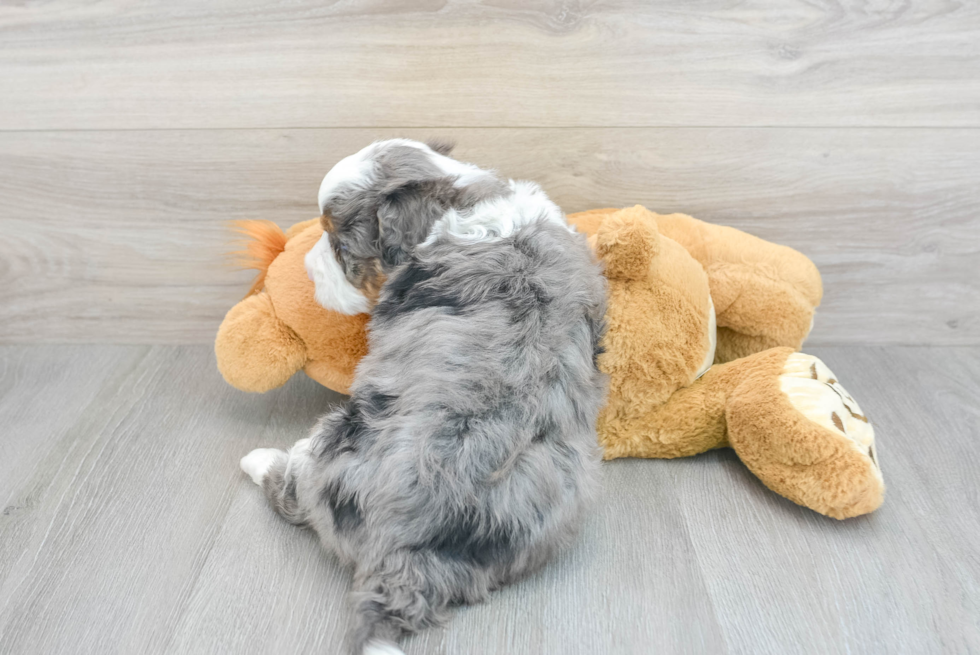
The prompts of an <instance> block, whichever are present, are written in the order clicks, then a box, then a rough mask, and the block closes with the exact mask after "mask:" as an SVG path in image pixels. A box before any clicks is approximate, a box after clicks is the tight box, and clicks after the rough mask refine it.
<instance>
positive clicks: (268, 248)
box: [214, 219, 368, 393]
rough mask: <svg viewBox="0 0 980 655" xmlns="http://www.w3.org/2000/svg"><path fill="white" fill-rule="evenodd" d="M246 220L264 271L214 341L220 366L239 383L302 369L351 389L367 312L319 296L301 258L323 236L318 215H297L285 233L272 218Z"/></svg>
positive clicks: (247, 385)
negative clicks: (330, 306) (326, 304)
mask: <svg viewBox="0 0 980 655" xmlns="http://www.w3.org/2000/svg"><path fill="white" fill-rule="evenodd" d="M270 226H271V227H270ZM240 227H243V228H244V229H245V230H247V234H248V235H250V236H251V237H252V240H253V242H256V243H259V244H260V245H258V246H252V249H251V250H250V254H251V255H252V257H251V260H250V261H248V262H247V263H248V265H250V266H253V267H256V268H258V269H259V275H258V277H257V279H256V282H255V284H253V288H252V290H251V291H250V292H249V295H248V296H246V298H245V299H244V300H242V301H241V302H240V303H238V304H237V305H235V306H234V307H232V309H231V311H229V312H228V314H227V316H225V320H224V321H223V322H222V323H221V327H220V328H218V336H217V338H216V339H215V344H214V349H215V354H216V355H217V358H218V369H219V370H220V371H221V374H222V375H223V376H224V378H225V380H227V382H228V383H229V384H231V385H232V386H234V387H237V388H239V389H241V390H243V391H258V392H261V391H268V390H270V389H275V388H276V387H279V386H282V385H283V384H285V383H286V380H288V379H289V378H290V377H292V376H293V374H294V373H296V372H298V371H300V370H303V371H305V372H306V374H307V375H309V376H310V377H311V378H313V379H314V380H316V381H317V382H319V383H320V384H322V385H324V386H325V387H329V388H330V389H333V390H335V391H339V392H340V393H347V390H348V389H349V388H350V384H351V382H352V381H353V379H354V368H355V367H356V366H357V362H358V361H360V359H361V357H363V356H364V355H365V354H366V353H367V335H366V334H365V331H364V328H365V325H367V320H368V316H367V315H366V314H360V315H357V316H347V315H344V314H338V313H337V312H333V311H330V310H327V309H324V308H323V307H321V306H320V305H318V304H317V303H316V301H314V299H313V282H311V281H310V278H309V277H308V276H307V274H306V266H305V265H304V263H303V258H304V257H305V256H306V253H307V252H309V250H310V249H311V248H312V247H313V245H314V244H315V243H316V242H317V240H318V239H319V238H320V235H321V233H322V232H321V229H320V223H319V221H318V220H316V219H314V220H311V221H306V222H304V223H299V224H297V225H294V226H293V227H292V228H290V229H289V231H288V232H286V233H283V232H282V231H281V230H279V228H278V227H277V226H276V225H275V224H273V223H264V222H263V223H259V222H254V223H252V224H251V225H245V226H240ZM277 249H278V250H279V252H276V250H277ZM270 255H271V256H270ZM266 262H268V263H266ZM263 266H264V268H263Z"/></svg>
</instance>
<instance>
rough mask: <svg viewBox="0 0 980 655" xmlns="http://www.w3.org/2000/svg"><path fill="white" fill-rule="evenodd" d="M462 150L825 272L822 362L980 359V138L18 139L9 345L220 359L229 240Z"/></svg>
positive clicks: (12, 142) (7, 295)
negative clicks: (958, 350) (402, 149)
mask: <svg viewBox="0 0 980 655" xmlns="http://www.w3.org/2000/svg"><path fill="white" fill-rule="evenodd" d="M395 134H402V135H407V136H410V137H415V138H426V137H430V136H445V137H450V138H454V139H456V140H457V142H458V143H459V146H458V149H457V154H458V156H459V157H460V158H463V159H468V160H472V161H474V162H476V163H478V164H480V165H483V166H488V167H496V168H497V169H498V170H499V171H501V173H503V174H505V175H508V176H512V177H517V178H528V179H534V180H537V181H539V182H540V183H541V184H542V185H543V186H544V188H545V189H546V190H547V191H548V192H549V193H550V194H551V196H552V197H553V198H554V199H555V200H556V201H557V202H558V203H559V204H561V205H562V207H563V208H564V209H565V210H566V211H569V212H572V211H578V210H582V209H587V208H592V207H597V206H624V205H630V204H634V203H642V204H644V205H646V206H648V207H650V208H651V209H654V210H657V211H660V212H664V213H666V212H673V211H683V212H687V213H691V214H693V215H695V216H697V217H699V218H702V219H704V220H707V221H711V222H716V223H720V224H727V225H733V226H735V227H737V228H740V229H743V230H746V231H748V232H751V233H753V234H756V235H758V236H760V237H763V238H766V239H770V240H772V241H776V242H779V243H784V244H787V245H790V246H793V247H795V248H797V249H799V250H800V251H802V252H803V253H805V254H806V255H808V256H809V257H811V258H812V259H813V260H814V261H815V262H816V264H817V265H818V266H819V267H820V269H821V271H822V273H823V276H824V283H825V292H826V293H825V298H824V302H823V305H822V306H821V308H820V310H819V312H818V315H817V320H816V327H815V330H814V332H813V334H812V335H811V343H817V344H820V343H905V344H915V343H935V344H976V343H980V278H978V276H977V275H976V271H978V270H980V185H978V184H977V183H976V171H977V163H978V161H977V153H978V152H980V130H932V129H925V130H907V129H900V130H893V129H874V130H857V129H841V130H831V129H788V130H782V129H752V128H710V129H696V128H692V129H687V128H684V129H680V128H671V129H659V128H650V129H615V128H614V129H548V130H541V129H462V130H445V129H443V130H435V129H432V130H397V131H395V130H340V129H338V130H243V131H236V130H221V131H211V130H203V131H197V130H188V131H165V132H159V131H149V132H70V133H65V132H55V133H7V134H0V195H2V197H3V198H4V202H3V203H2V204H0V225H2V226H3V231H4V239H3V240H2V241H0V342H6V343H26V342H48V343H51V342H56V343H58V342H101V343H105V342H109V343H111V342H124V343H137V344H138V343H207V342H210V341H211V340H212V339H213V338H214V333H215V331H216V329H217V326H218V324H219V323H220V321H221V318H222V317H223V316H224V313H225V312H226V311H227V310H228V309H229V308H230V307H231V306H232V305H233V304H234V303H235V302H237V301H238V300H239V299H240V298H241V296H242V294H243V293H244V291H245V290H246V288H247V286H248V283H247V280H248V279H249V278H250V274H248V273H245V272H240V271H235V270H233V269H231V268H230V267H228V266H227V264H226V258H225V257H224V253H226V252H227V251H228V250H231V249H232V240H233V237H232V235H231V233H230V231H229V230H228V228H227V221H229V220H231V219H240V218H268V219H272V220H275V221H276V222H278V223H279V224H281V225H284V226H285V225H289V224H291V223H293V222H297V221H300V220H306V219H308V218H311V217H313V216H315V215H316V213H317V210H316V190H317V187H318V185H319V181H320V178H321V177H322V175H323V173H324V171H326V170H328V169H329V168H330V166H331V165H332V164H333V163H334V162H336V161H337V160H338V159H339V158H341V157H343V156H345V155H347V154H349V153H351V152H354V151H356V150H357V149H359V148H360V147H361V146H363V145H364V144H365V143H368V142H370V141H371V140H372V139H375V138H380V137H387V136H392V135H395Z"/></svg>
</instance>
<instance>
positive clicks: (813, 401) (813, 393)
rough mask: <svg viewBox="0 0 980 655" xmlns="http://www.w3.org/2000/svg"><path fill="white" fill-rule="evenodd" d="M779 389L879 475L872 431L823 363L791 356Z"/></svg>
mask: <svg viewBox="0 0 980 655" xmlns="http://www.w3.org/2000/svg"><path fill="white" fill-rule="evenodd" d="M779 387H780V389H781V390H782V392H783V393H784V394H786V397H787V398H789V401H790V403H792V405H793V407H795V408H796V410H797V411H799V412H800V413H801V414H803V415H804V416H806V417H807V418H808V419H810V420H811V421H813V422H814V423H816V424H818V425H820V426H822V427H825V428H827V429H828V430H834V431H835V432H838V433H840V434H842V435H844V436H845V437H847V438H848V439H849V440H850V441H851V443H852V444H853V446H854V447H855V448H856V449H857V450H859V451H860V452H861V453H862V454H863V455H866V456H867V457H868V458H869V459H870V460H871V462H872V464H874V467H875V469H877V470H878V471H879V475H880V468H879V466H878V458H877V456H876V455H875V431H874V428H873V427H871V423H870V422H869V421H868V418H867V417H866V416H865V415H864V413H863V412H862V411H861V407H860V406H859V405H858V404H857V401H855V400H854V398H852V397H851V395H850V394H849V393H847V390H846V389H844V387H843V386H841V383H840V382H839V381H838V380H837V378H836V376H834V374H833V372H832V371H831V370H830V369H829V368H827V365H826V364H824V363H823V362H822V361H820V360H819V359H817V358H816V357H814V356H812V355H805V354H803V353H793V354H792V355H790V356H789V358H788V359H787V360H786V363H785V364H784V366H783V372H782V375H780V376H779Z"/></svg>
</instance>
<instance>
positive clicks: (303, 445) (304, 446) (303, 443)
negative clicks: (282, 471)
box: [289, 437, 310, 453]
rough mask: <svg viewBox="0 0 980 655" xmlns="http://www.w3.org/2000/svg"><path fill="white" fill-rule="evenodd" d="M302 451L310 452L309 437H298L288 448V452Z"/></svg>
mask: <svg viewBox="0 0 980 655" xmlns="http://www.w3.org/2000/svg"><path fill="white" fill-rule="evenodd" d="M302 451H306V452H307V453H309V452H310V438H309V437H307V438H305V439H300V440H299V441H297V442H296V443H294V444H293V447H292V448H290V449H289V452H290V453H299V452H302Z"/></svg>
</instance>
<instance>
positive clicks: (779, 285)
mask: <svg viewBox="0 0 980 655" xmlns="http://www.w3.org/2000/svg"><path fill="white" fill-rule="evenodd" d="M800 257H802V255H801V256H800ZM810 266H811V267H812V268H813V277H814V279H813V280H812V281H811V285H810V286H814V285H815V286H816V287H817V288H818V289H819V287H820V275H819V273H817V271H816V268H815V267H813V265H812V264H810ZM707 273H708V281H709V284H710V285H711V298H712V299H713V300H714V303H715V312H716V314H717V321H718V345H717V348H716V350H715V361H716V362H718V363H722V362H730V361H733V360H735V359H738V358H740V357H748V356H749V355H753V354H755V353H758V352H762V351H764V350H767V349H769V348H776V347H789V348H792V349H793V350H798V349H799V348H800V346H802V345H803V341H804V339H806V337H807V335H808V334H809V333H810V328H811V327H812V324H813V313H814V304H813V302H812V298H810V297H807V295H805V294H804V293H802V292H801V291H800V290H799V289H797V288H796V287H795V286H794V285H793V284H791V283H790V282H788V281H786V280H782V279H780V278H779V275H778V273H777V272H774V271H769V270H768V268H767V267H766V266H763V265H761V264H757V265H754V266H747V265H742V264H734V263H730V262H718V263H715V264H713V265H712V266H710V267H708V268H707Z"/></svg>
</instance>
